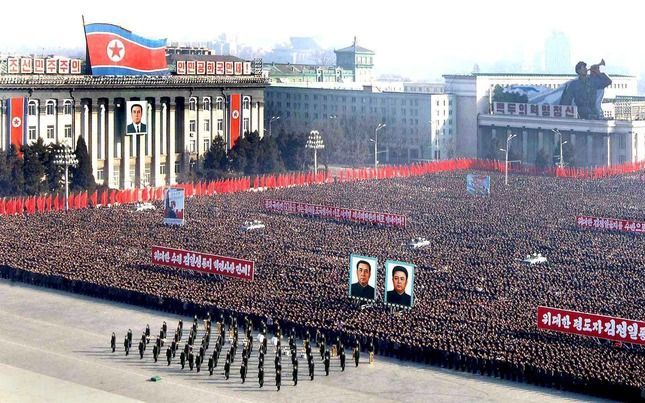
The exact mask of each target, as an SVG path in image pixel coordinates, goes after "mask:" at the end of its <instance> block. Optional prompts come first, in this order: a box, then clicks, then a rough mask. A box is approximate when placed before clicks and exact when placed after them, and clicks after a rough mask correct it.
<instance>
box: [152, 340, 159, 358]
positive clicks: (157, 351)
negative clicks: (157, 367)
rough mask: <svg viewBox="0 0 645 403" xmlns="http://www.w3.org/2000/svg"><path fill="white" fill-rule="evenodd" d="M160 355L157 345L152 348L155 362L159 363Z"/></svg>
mask: <svg viewBox="0 0 645 403" xmlns="http://www.w3.org/2000/svg"><path fill="white" fill-rule="evenodd" d="M158 355H159V347H157V345H156V344H155V345H154V346H152V358H154V359H155V362H157V356H158Z"/></svg>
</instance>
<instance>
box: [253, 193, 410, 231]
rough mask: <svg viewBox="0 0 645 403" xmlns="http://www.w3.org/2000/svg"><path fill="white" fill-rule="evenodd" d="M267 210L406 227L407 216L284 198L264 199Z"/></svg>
mask: <svg viewBox="0 0 645 403" xmlns="http://www.w3.org/2000/svg"><path fill="white" fill-rule="evenodd" d="M264 208H265V209H266V210H269V211H272V212H277V213H289V214H302V215H310V216H314V217H320V218H330V219H334V220H338V221H353V222H362V223H368V224H380V225H387V226H392V227H401V228H405V225H406V221H407V220H406V217H405V216H403V215H399V214H390V213H379V212H374V211H365V210H354V209H347V208H341V207H331V206H322V205H318V204H307V203H300V202H292V201H284V200H271V199H266V200H264Z"/></svg>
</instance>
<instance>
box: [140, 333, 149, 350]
mask: <svg viewBox="0 0 645 403" xmlns="http://www.w3.org/2000/svg"><path fill="white" fill-rule="evenodd" d="M141 342H142V343H143V351H146V344H148V338H147V337H146V332H143V333H141Z"/></svg>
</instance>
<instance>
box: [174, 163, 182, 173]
mask: <svg viewBox="0 0 645 403" xmlns="http://www.w3.org/2000/svg"><path fill="white" fill-rule="evenodd" d="M180 167H181V165H180V164H179V161H175V174H178V173H179V171H180V169H179V168H180Z"/></svg>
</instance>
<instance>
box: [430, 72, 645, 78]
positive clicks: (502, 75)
mask: <svg viewBox="0 0 645 403" xmlns="http://www.w3.org/2000/svg"><path fill="white" fill-rule="evenodd" d="M609 76H610V77H621V78H636V76H629V75H624V74H609ZM477 77H535V78H539V77H545V78H546V77H553V78H562V77H571V78H575V77H576V75H575V74H573V73H572V74H547V73H471V74H444V75H443V78H472V79H474V78H477Z"/></svg>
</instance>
